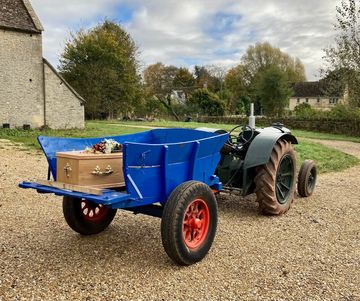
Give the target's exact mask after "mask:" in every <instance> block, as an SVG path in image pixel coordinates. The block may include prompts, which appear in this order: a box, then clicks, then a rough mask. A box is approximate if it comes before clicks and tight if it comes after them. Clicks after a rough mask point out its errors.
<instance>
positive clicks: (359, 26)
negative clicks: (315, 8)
mask: <svg viewBox="0 0 360 301" xmlns="http://www.w3.org/2000/svg"><path fill="white" fill-rule="evenodd" d="M336 12H337V15H336V23H335V24H334V30H335V32H336V37H335V45H333V46H331V47H329V48H328V49H325V59H326V61H327V63H328V68H327V69H326V70H325V75H326V77H328V75H329V73H330V74H331V73H334V72H335V73H337V75H338V76H340V79H339V80H340V81H341V82H343V83H346V84H347V86H348V89H349V97H350V100H351V103H352V104H353V105H355V106H360V3H359V1H356V0H343V1H342V2H341V4H340V6H337V7H336Z"/></svg>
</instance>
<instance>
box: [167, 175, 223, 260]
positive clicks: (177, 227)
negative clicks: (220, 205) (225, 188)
mask: <svg viewBox="0 0 360 301" xmlns="http://www.w3.org/2000/svg"><path fill="white" fill-rule="evenodd" d="M216 226H217V203H216V199H215V196H214V193H213V192H212V191H211V189H210V187H209V186H207V185H206V184H204V183H201V182H196V181H189V182H185V183H183V184H181V185H179V186H178V187H176V188H175V189H174V191H173V192H172V193H171V195H170V197H169V199H168V200H167V202H166V204H165V207H164V211H163V215H162V219H161V238H162V243H163V246H164V249H165V252H166V253H167V254H168V256H169V257H170V258H171V259H172V260H173V261H175V262H176V263H178V264H180V265H190V264H193V263H195V262H198V261H200V260H202V259H203V258H204V257H205V256H206V254H207V253H208V251H209V250H210V248H211V245H212V243H213V241H214V237H215V233H216Z"/></svg>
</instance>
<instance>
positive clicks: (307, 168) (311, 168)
mask: <svg viewBox="0 0 360 301" xmlns="http://www.w3.org/2000/svg"><path fill="white" fill-rule="evenodd" d="M316 177H317V170H316V165H315V162H314V161H312V160H305V161H304V163H303V164H302V165H301V168H300V171H299V175H298V184H297V188H298V194H299V195H300V196H301V197H303V198H305V197H309V196H311V195H312V193H313V192H314V189H315V185H316Z"/></svg>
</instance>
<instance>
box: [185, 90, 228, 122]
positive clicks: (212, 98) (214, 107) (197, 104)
mask: <svg viewBox="0 0 360 301" xmlns="http://www.w3.org/2000/svg"><path fill="white" fill-rule="evenodd" d="M188 104H189V106H190V107H191V108H193V111H195V112H198V113H200V114H203V115H209V116H222V115H224V113H225V103H224V102H223V101H222V100H221V99H220V98H219V97H218V96H217V95H216V94H214V93H212V92H210V91H209V90H207V89H198V90H196V91H195V92H194V93H193V94H192V96H191V97H190V99H189V101H188Z"/></svg>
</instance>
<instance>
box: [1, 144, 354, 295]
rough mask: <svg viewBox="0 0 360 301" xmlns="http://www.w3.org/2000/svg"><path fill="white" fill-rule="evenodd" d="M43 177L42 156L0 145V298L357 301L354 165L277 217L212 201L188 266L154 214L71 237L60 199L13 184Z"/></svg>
mask: <svg viewBox="0 0 360 301" xmlns="http://www.w3.org/2000/svg"><path fill="white" fill-rule="evenodd" d="M333 146H334V145H333ZM337 146H338V147H340V148H341V147H342V148H343V149H344V146H339V145H337ZM346 146H347V147H350V148H351V149H352V152H353V154H356V155H357V156H358V157H360V144H356V143H354V144H346ZM345 151H346V149H345ZM46 171H47V167H46V162H45V159H44V158H43V156H42V155H41V154H39V153H37V152H34V151H26V150H19V146H14V145H12V144H10V142H7V141H4V140H3V141H0V300H1V301H8V300H47V301H49V300H191V299H196V300H344V301H345V300H360V288H359V287H360V273H359V271H360V214H359V212H360V199H359V196H360V167H359V166H358V167H354V168H351V169H348V170H346V171H344V172H340V173H329V174H325V175H321V176H320V177H319V181H318V186H317V189H316V193H315V195H314V196H313V197H311V198H309V199H297V200H296V201H295V203H294V204H293V206H292V208H291V210H290V211H289V212H288V213H287V214H285V215H284V216H280V217H264V216H260V215H258V213H257V204H256V203H255V202H254V197H253V196H251V197H249V198H247V199H242V200H241V199H239V197H237V196H235V195H232V196H225V195H223V196H220V197H219V225H218V231H217V236H216V239H215V242H214V245H213V247H212V249H211V251H210V253H209V254H208V256H207V257H206V258H205V259H204V260H203V261H202V262H200V263H198V264H196V265H193V266H190V267H178V266H175V265H174V264H173V263H172V262H171V261H170V259H168V257H167V256H166V254H165V252H164V251H163V248H162V244H161V237H160V220H159V219H156V218H152V217H147V216H143V215H138V216H134V215H132V214H131V213H127V212H122V211H119V212H118V214H117V216H116V217H115V220H114V222H113V223H112V225H111V226H110V227H109V228H108V230H107V231H105V232H103V233H101V234H99V235H97V236H93V237H81V236H80V235H77V234H75V233H74V232H72V230H70V228H69V227H68V226H67V224H66V223H65V220H64V218H63V216H62V205H61V199H60V198H58V197H55V196H52V195H40V194H37V193H35V192H34V191H31V190H22V189H19V188H17V183H19V182H20V181H22V180H29V181H31V180H36V179H39V178H45V177H46Z"/></svg>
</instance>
